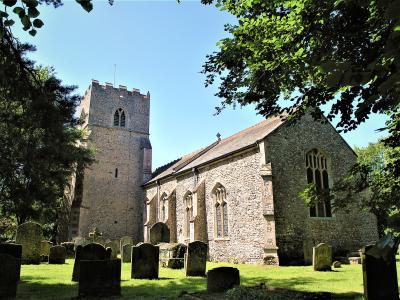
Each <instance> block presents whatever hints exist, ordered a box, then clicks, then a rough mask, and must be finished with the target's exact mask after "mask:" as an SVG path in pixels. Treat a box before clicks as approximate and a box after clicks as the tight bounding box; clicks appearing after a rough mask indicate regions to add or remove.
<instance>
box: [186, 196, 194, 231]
mask: <svg viewBox="0 0 400 300" xmlns="http://www.w3.org/2000/svg"><path fill="white" fill-rule="evenodd" d="M184 201H185V234H186V238H190V221H191V220H192V219H193V194H192V193H191V192H188V193H187V194H186V196H185V199H184Z"/></svg>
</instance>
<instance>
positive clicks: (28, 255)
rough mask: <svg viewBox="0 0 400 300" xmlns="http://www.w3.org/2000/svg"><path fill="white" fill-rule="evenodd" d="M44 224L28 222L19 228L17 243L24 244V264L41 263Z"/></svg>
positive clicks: (22, 260) (22, 261)
mask: <svg viewBox="0 0 400 300" xmlns="http://www.w3.org/2000/svg"><path fill="white" fill-rule="evenodd" d="M42 239H43V237H42V226H40V225H39V224H38V223H34V222H26V223H23V224H21V225H19V226H18V228H17V237H16V241H17V244H21V245H22V259H21V263H22V264H40V260H41V256H40V252H41V248H42V247H41V241H42Z"/></svg>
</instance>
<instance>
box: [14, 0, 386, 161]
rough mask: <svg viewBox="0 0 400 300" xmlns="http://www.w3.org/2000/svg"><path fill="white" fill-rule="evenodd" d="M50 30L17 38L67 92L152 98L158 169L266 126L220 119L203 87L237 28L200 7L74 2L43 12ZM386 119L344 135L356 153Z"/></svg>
mask: <svg viewBox="0 0 400 300" xmlns="http://www.w3.org/2000/svg"><path fill="white" fill-rule="evenodd" d="M41 18H42V19H43V21H44V22H45V25H44V26H43V27H42V28H41V29H40V30H39V31H38V34H37V35H36V36H35V37H30V36H29V35H27V34H26V33H25V32H23V31H22V30H20V26H19V24H17V26H14V29H13V32H14V34H15V35H16V36H18V37H19V38H20V39H21V40H22V41H26V42H30V43H32V44H34V45H36V46H37V52H36V53H34V54H32V55H31V57H32V58H33V59H34V60H35V61H36V62H37V63H39V64H42V65H46V66H54V67H55V69H56V71H57V74H58V77H60V78H61V79H62V80H63V82H64V83H65V84H73V85H77V86H78V92H79V93H80V94H82V93H83V92H84V91H85V89H86V88H87V87H88V86H89V84H90V81H91V79H97V80H99V81H100V83H103V84H104V83H105V82H113V80H114V64H116V65H117V68H116V85H119V84H121V85H126V86H127V87H128V89H132V88H139V89H140V90H141V92H142V93H146V92H147V91H150V93H151V117H150V139H151V142H152V145H153V168H155V167H158V166H160V165H163V164H165V163H167V162H169V161H171V160H173V159H176V158H178V157H180V156H182V155H183V154H185V153H188V152H191V151H193V150H195V149H197V148H200V147H203V146H204V145H207V144H209V143H211V142H213V141H214V140H215V139H216V134H217V133H218V132H219V133H220V134H221V135H222V138H224V137H227V136H229V135H231V134H234V133H235V132H237V131H239V130H241V129H244V128H246V127H249V126H251V125H253V124H255V123H257V122H260V121H262V120H263V118H262V117H261V116H259V115H257V114H256V111H255V110H254V108H253V107H245V108H236V109H235V110H234V109H232V108H229V109H226V110H225V111H224V112H223V113H222V114H220V115H218V116H214V115H213V114H214V112H215V109H214V108H215V107H216V106H217V105H218V104H219V103H220V99H218V98H217V97H215V96H214V94H215V92H216V87H208V88H205V87H204V79H205V77H204V75H202V74H200V73H199V72H200V71H201V68H202V65H203V63H204V61H205V57H206V55H207V54H209V53H211V52H212V51H213V50H216V49H217V48H216V43H217V41H218V40H219V39H221V38H222V37H224V36H226V34H225V33H224V31H223V28H224V26H223V25H224V24H225V23H229V22H234V21H235V20H234V19H233V18H232V17H231V16H230V15H229V14H227V13H226V12H221V11H219V10H218V9H216V8H215V7H213V6H204V5H201V4H200V3H199V1H196V2H195V1H187V0H186V1H185V0H183V1H182V3H181V4H177V3H176V2H175V1H173V0H171V1H121V0H115V2H114V5H113V6H109V5H108V3H107V2H105V1H101V2H100V1H99V2H96V1H95V2H94V9H93V10H92V11H91V12H90V13H87V12H85V11H84V10H83V9H82V8H81V7H80V6H79V5H78V4H76V3H75V1H65V4H64V6H63V7H60V8H58V9H53V8H51V7H49V8H46V9H44V10H42V14H41ZM384 120H385V118H384V117H382V116H374V117H371V118H370V119H369V121H368V123H366V124H363V125H361V126H360V127H359V129H357V130H356V131H353V132H350V133H347V134H344V135H343V137H344V138H345V139H346V141H347V142H348V143H349V144H350V145H351V146H352V147H353V146H355V145H356V146H365V145H367V144H368V143H369V142H375V141H376V140H377V139H378V138H379V137H380V136H382V134H381V133H377V132H376V131H375V129H376V128H380V127H383V125H384Z"/></svg>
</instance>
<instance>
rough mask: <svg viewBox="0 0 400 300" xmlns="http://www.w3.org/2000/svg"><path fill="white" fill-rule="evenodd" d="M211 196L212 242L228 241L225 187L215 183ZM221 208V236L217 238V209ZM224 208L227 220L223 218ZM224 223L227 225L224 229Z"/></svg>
mask: <svg viewBox="0 0 400 300" xmlns="http://www.w3.org/2000/svg"><path fill="white" fill-rule="evenodd" d="M217 193H222V195H221V194H220V197H218V195H217ZM211 196H212V199H213V202H214V205H213V207H214V241H229V240H230V238H229V222H228V219H229V215H228V203H227V201H226V199H227V192H226V189H225V187H224V186H223V185H222V184H221V183H220V182H217V183H216V184H215V185H214V188H213V189H212V190H211ZM221 196H222V197H221ZM218 206H220V207H221V236H218V232H217V231H218V228H217V222H218V221H217V207H218ZM224 207H226V214H227V218H226V219H227V220H225V216H224ZM225 222H226V223H227V225H226V228H225ZM225 229H226V232H225Z"/></svg>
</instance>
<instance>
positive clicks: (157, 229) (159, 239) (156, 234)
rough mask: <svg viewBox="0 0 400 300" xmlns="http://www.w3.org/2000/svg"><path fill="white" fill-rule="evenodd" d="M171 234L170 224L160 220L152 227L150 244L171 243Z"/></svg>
mask: <svg viewBox="0 0 400 300" xmlns="http://www.w3.org/2000/svg"><path fill="white" fill-rule="evenodd" d="M169 241H170V234H169V228H168V226H167V225H166V224H165V223H163V222H158V223H156V224H154V225H153V226H151V228H150V244H153V245H158V244H160V243H169Z"/></svg>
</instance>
